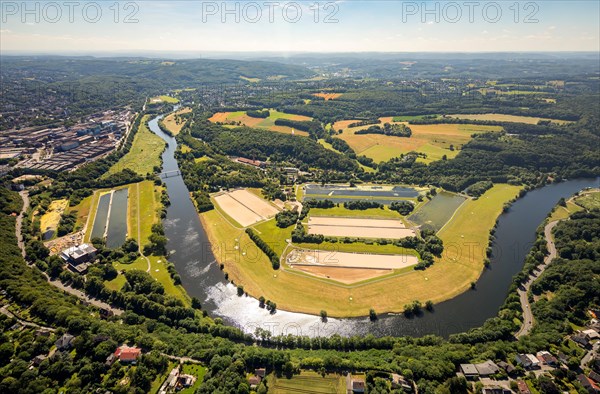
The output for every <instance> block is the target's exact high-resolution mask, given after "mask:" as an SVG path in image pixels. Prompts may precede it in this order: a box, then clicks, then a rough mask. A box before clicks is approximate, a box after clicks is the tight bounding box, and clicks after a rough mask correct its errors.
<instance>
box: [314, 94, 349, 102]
mask: <svg viewBox="0 0 600 394" xmlns="http://www.w3.org/2000/svg"><path fill="white" fill-rule="evenodd" d="M341 95H342V94H341V93H313V96H315V97H323V98H324V99H325V101H327V100H335V99H336V98H339V97H340V96H341Z"/></svg>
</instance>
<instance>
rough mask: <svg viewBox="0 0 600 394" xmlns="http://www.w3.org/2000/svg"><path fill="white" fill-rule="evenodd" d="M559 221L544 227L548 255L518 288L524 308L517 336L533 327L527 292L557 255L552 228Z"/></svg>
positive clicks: (525, 333)
mask: <svg viewBox="0 0 600 394" xmlns="http://www.w3.org/2000/svg"><path fill="white" fill-rule="evenodd" d="M558 223H559V220H555V221H553V222H550V223H548V224H547V225H546V227H544V236H545V237H546V245H547V248H548V255H547V256H546V258H545V259H544V263H543V264H542V265H540V266H538V267H537V268H536V269H535V271H534V272H533V274H531V275H530V276H529V278H527V282H525V283H523V284H522V285H521V286H519V289H517V292H518V294H519V300H520V301H521V309H523V325H522V326H521V328H520V329H519V331H518V332H517V333H516V334H515V337H516V338H517V339H518V338H521V337H522V336H524V335H527V334H529V332H530V331H531V328H532V327H533V323H534V318H533V313H532V312H531V306H530V305H529V300H528V298H527V294H528V293H529V289H530V287H531V284H532V283H533V282H535V280H537V279H538V278H539V277H540V275H542V273H543V272H544V270H545V269H546V267H548V264H550V262H551V261H552V260H553V259H554V258H555V257H556V246H555V245H554V240H553V239H552V230H553V229H554V227H556V225H557V224H558Z"/></svg>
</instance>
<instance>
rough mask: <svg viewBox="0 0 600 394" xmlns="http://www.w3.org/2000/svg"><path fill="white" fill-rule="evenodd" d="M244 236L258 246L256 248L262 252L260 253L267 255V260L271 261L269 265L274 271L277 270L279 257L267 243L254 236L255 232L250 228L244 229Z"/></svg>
mask: <svg viewBox="0 0 600 394" xmlns="http://www.w3.org/2000/svg"><path fill="white" fill-rule="evenodd" d="M246 234H248V236H249V237H250V239H251V240H252V242H254V243H255V244H256V246H258V248H259V249H260V250H262V252H263V253H264V254H266V255H267V257H268V258H269V260H271V265H272V266H273V269H274V270H277V269H279V264H280V263H279V261H280V259H281V258H280V257H279V255H278V254H277V253H276V252H275V251H274V250H273V249H272V248H271V246H269V244H268V243H266V242H265V241H263V239H262V238H261V237H260V236H259V235H258V234H256V232H255V231H254V230H252V229H251V228H247V229H246Z"/></svg>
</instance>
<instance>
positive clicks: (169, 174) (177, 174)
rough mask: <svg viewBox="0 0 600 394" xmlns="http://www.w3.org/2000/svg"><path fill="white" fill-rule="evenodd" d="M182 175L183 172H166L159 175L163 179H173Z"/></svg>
mask: <svg viewBox="0 0 600 394" xmlns="http://www.w3.org/2000/svg"><path fill="white" fill-rule="evenodd" d="M180 175H181V171H180V170H173V171H165V172H161V173H160V174H158V176H159V177H160V178H161V179H165V178H171V177H174V176H180Z"/></svg>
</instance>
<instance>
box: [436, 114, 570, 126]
mask: <svg viewBox="0 0 600 394" xmlns="http://www.w3.org/2000/svg"><path fill="white" fill-rule="evenodd" d="M448 116H449V117H451V118H457V119H470V120H492V121H495V122H515V123H527V124H537V123H538V122H539V121H540V120H549V121H551V122H553V123H557V124H567V123H573V122H571V121H568V120H559V119H549V118H538V117H535V116H516V115H505V114H456V115H448Z"/></svg>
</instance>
